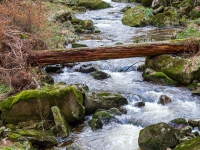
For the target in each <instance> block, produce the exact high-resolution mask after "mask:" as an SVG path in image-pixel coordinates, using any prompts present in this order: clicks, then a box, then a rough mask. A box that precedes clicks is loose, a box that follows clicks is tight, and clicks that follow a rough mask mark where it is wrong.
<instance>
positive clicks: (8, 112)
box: [0, 85, 85, 124]
mask: <svg viewBox="0 0 200 150" xmlns="http://www.w3.org/2000/svg"><path fill="white" fill-rule="evenodd" d="M53 106H57V107H58V108H59V109H60V111H61V113H62V114H63V116H64V118H65V119H66V121H67V122H69V123H71V122H75V121H78V120H82V119H83V118H84V115H85V108H84V106H83V95H82V93H81V92H80V91H79V90H77V89H76V88H75V86H65V85H59V86H58V85H57V86H55V87H54V88H44V89H39V90H26V91H23V92H21V93H19V94H17V95H16V96H13V97H9V98H7V99H5V100H4V101H2V102H1V103H0V110H1V112H2V114H1V118H2V119H3V120H5V121H6V122H7V123H14V124H16V123H18V122H21V121H29V120H44V119H50V120H53V115H52V112H51V107H53Z"/></svg>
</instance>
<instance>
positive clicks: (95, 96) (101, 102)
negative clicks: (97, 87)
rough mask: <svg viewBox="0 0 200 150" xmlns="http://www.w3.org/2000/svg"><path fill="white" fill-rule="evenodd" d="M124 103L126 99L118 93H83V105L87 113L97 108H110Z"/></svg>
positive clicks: (126, 102)
mask: <svg viewBox="0 0 200 150" xmlns="http://www.w3.org/2000/svg"><path fill="white" fill-rule="evenodd" d="M125 104H128V101H127V99H126V98H124V97H123V96H121V95H120V94H115V93H95V92H87V93H85V100H84V106H85V112H86V114H88V115H89V114H92V113H93V112H95V111H96V110H97V109H98V108H100V109H110V108H113V107H119V106H122V105H125Z"/></svg>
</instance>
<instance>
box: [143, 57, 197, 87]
mask: <svg viewBox="0 0 200 150" xmlns="http://www.w3.org/2000/svg"><path fill="white" fill-rule="evenodd" d="M199 62H200V57H196V56H194V57H193V58H190V59H184V58H181V57H178V56H177V57H173V56H171V55H160V56H156V57H148V58H147V59H146V61H145V68H151V69H153V70H155V71H157V72H163V73H165V74H166V75H167V76H168V77H169V78H171V79H173V80H174V81H177V82H178V83H180V84H185V85H189V84H190V83H191V82H192V81H193V80H195V79H197V80H198V79H199V72H200V68H199V67H198V64H199Z"/></svg>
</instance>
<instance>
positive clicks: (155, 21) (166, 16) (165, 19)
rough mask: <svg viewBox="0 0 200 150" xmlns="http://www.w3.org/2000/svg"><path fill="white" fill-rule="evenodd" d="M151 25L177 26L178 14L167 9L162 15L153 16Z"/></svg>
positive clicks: (174, 10) (172, 9)
mask: <svg viewBox="0 0 200 150" xmlns="http://www.w3.org/2000/svg"><path fill="white" fill-rule="evenodd" d="M151 24H152V25H154V26H157V27H171V26H179V13H178V11H177V10H176V9H175V8H173V7H171V8H168V9H166V10H165V11H164V12H163V13H157V14H156V15H155V16H153V17H152V19H151Z"/></svg>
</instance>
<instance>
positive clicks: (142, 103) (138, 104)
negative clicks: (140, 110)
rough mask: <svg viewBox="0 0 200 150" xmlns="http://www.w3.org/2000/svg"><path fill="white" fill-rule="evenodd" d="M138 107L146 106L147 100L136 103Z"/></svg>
mask: <svg viewBox="0 0 200 150" xmlns="http://www.w3.org/2000/svg"><path fill="white" fill-rule="evenodd" d="M135 106H136V107H144V106H145V102H137V103H136V104H135Z"/></svg>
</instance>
